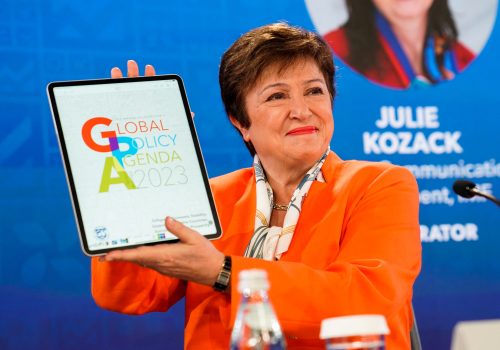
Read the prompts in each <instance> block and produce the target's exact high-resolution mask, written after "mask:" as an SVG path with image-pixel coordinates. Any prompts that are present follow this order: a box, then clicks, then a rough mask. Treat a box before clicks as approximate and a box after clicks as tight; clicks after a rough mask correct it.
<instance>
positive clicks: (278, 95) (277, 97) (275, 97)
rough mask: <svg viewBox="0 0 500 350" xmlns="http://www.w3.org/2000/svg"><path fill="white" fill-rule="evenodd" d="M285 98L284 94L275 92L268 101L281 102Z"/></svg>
mask: <svg viewBox="0 0 500 350" xmlns="http://www.w3.org/2000/svg"><path fill="white" fill-rule="evenodd" d="M284 98H285V94H284V93H283V92H275V93H274V94H272V95H271V96H269V97H268V98H267V100H266V101H274V100H281V99H284Z"/></svg>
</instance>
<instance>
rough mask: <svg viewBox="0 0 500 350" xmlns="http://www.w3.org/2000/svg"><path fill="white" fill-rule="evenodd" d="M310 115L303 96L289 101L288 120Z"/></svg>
mask: <svg viewBox="0 0 500 350" xmlns="http://www.w3.org/2000/svg"><path fill="white" fill-rule="evenodd" d="M310 115H311V110H310V109H309V105H308V104H307V101H306V100H305V98H304V97H303V96H300V97H293V98H291V99H290V118H296V119H302V118H307V117H309V116H310Z"/></svg>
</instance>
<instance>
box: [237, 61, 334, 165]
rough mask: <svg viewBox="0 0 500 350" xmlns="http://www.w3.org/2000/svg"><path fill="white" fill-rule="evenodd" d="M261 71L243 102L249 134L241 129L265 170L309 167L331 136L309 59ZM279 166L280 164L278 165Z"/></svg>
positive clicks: (326, 102) (322, 91)
mask: <svg viewBox="0 0 500 350" xmlns="http://www.w3.org/2000/svg"><path fill="white" fill-rule="evenodd" d="M279 69H280V66H279V65H272V66H270V67H268V68H267V69H265V70H264V71H263V73H262V74H261V77H260V79H259V80H258V81H257V83H256V84H255V86H253V88H251V89H250V91H249V92H248V93H247V95H246V96H245V103H246V106H245V107H246V111H247V115H248V117H249V119H250V127H249V128H241V127H239V129H240V131H241V133H242V135H243V138H244V140H245V141H250V142H252V144H253V146H254V147H255V150H256V152H257V154H258V155H259V158H260V159H261V160H262V163H263V164H264V167H265V166H266V165H265V164H271V163H270V162H274V163H273V164H275V165H277V166H280V167H285V168H286V167H289V166H302V167H304V166H306V167H311V166H312V165H313V164H314V162H316V161H317V160H318V159H319V158H320V157H321V155H322V154H323V153H324V152H325V151H326V149H327V147H328V145H329V144H330V140H331V138H332V134H333V115H332V102H331V97H330V93H329V91H328V88H327V85H326V82H325V79H324V77H323V74H322V73H321V71H320V70H319V68H318V66H317V65H316V63H315V62H314V61H313V60H312V59H304V60H299V61H297V62H296V63H294V64H292V65H291V66H290V67H288V68H287V69H285V70H283V71H281V72H279ZM276 162H279V163H276Z"/></svg>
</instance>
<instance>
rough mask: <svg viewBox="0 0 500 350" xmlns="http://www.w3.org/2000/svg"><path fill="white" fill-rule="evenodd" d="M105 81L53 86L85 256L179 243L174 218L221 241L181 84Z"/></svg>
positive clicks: (170, 79)
mask: <svg viewBox="0 0 500 350" xmlns="http://www.w3.org/2000/svg"><path fill="white" fill-rule="evenodd" d="M101 82H102V83H99V81H89V82H73V83H72V82H63V83H52V84H50V85H49V95H51V96H50V97H51V103H52V108H53V112H54V113H53V114H54V118H55V121H56V127H57V129H58V134H59V135H58V136H59V141H60V145H61V149H62V153H63V158H64V160H65V166H66V173H67V175H68V182H69V185H70V187H71V192H72V199H73V206H74V208H75V214H76V216H77V220H78V223H79V231H80V236H81V241H82V246H83V249H84V251H85V252H86V253H87V254H89V255H96V254H100V253H104V252H106V251H108V250H111V249H115V248H123V247H127V246H136V245H142V244H148V243H156V242H165V241H172V240H175V239H176V237H175V236H174V235H173V234H171V233H169V232H168V231H167V230H166V228H165V225H164V220H165V217H166V216H167V215H168V216H171V217H174V218H175V219H177V220H179V221H181V222H183V223H184V224H185V225H187V226H189V227H191V228H193V229H195V230H196V231H198V232H199V233H201V234H203V235H205V236H207V237H208V238H215V237H218V236H219V235H220V225H219V222H218V219H217V215H216V212H215V207H214V204H213V199H212V195H211V192H210V188H209V187H208V180H207V176H206V172H205V167H204V164H203V160H202V158H201V152H200V150H199V146H198V141H197V138H196V133H195V131H194V126H193V123H192V120H191V116H190V112H189V108H188V105H187V99H186V98H185V93H184V90H183V87H182V81H181V80H180V78H178V77H177V76H157V77H154V78H150V80H149V79H148V78H135V79H133V78H132V79H119V80H114V81H113V80H109V79H106V80H103V81H101Z"/></svg>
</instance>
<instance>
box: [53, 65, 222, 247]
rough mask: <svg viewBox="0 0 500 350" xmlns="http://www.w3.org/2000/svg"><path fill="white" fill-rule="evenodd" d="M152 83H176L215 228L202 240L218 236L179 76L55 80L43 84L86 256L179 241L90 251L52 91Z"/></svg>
mask: <svg viewBox="0 0 500 350" xmlns="http://www.w3.org/2000/svg"><path fill="white" fill-rule="evenodd" d="M155 80H176V81H177V85H178V87H179V92H180V94H181V97H182V102H183V105H184V112H185V116H186V118H187V121H188V125H189V129H190V132H191V139H192V141H193V145H194V148H195V150H196V156H197V158H198V165H199V167H200V171H201V174H202V177H203V183H204V186H205V192H206V194H207V197H208V201H209V204H210V209H211V212H212V216H213V219H214V225H215V228H216V232H215V233H214V234H210V235H204V237H206V238H207V239H217V238H219V237H221V236H222V229H221V225H220V220H219V216H218V214H217V208H216V206H215V201H214V198H213V194H212V191H211V188H210V183H209V181H208V174H207V169H206V166H205V161H204V159H203V154H202V153H201V147H200V143H199V139H198V135H197V133H196V129H195V126H194V122H193V118H192V116H191V109H190V108H189V102H188V99H187V95H186V91H185V88H184V83H183V81H182V78H181V77H180V76H179V75H176V74H164V75H154V76H143V77H133V78H116V79H114V78H108V79H91V80H71V81H56V82H51V83H49V84H48V85H47V95H48V97H49V105H50V107H51V110H52V119H53V122H54V127H55V130H56V134H57V139H58V143H59V150H60V152H61V156H62V159H63V163H64V171H65V174H66V181H67V184H68V188H69V192H70V196H71V204H72V206H73V213H74V215H75V218H76V221H77V229H78V235H79V237H80V245H81V248H82V251H83V252H84V254H85V255H87V256H99V255H104V254H106V253H108V252H110V251H112V250H117V249H130V248H135V247H139V246H143V245H147V246H150V245H156V244H163V243H166V244H171V243H176V242H179V241H180V240H179V239H172V240H167V241H165V240H159V241H154V242H148V243H142V244H133V245H130V246H119V247H109V248H108V247H107V248H104V249H99V250H90V249H89V247H88V242H87V237H86V235H85V226H84V224H83V219H82V215H81V210H80V204H79V201H78V194H77V192H76V186H75V182H74V177H73V171H72V169H71V165H70V161H69V159H70V158H69V154H68V150H67V148H66V141H65V138H64V133H63V129H62V124H61V119H60V116H59V112H58V109H57V102H56V98H55V95H54V89H55V88H58V87H72V86H87V85H101V84H127V83H130V82H143V81H155ZM167 214H168V213H167Z"/></svg>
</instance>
